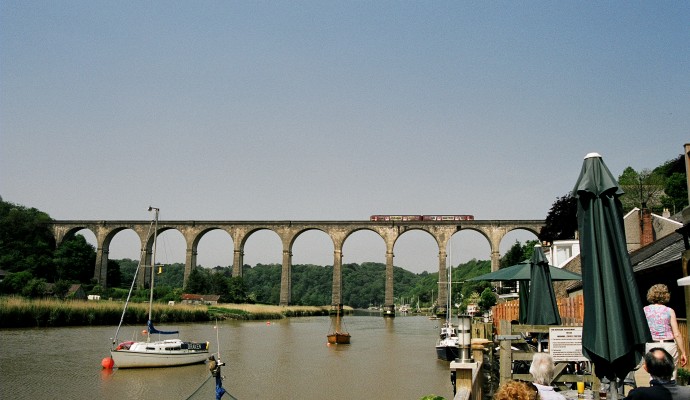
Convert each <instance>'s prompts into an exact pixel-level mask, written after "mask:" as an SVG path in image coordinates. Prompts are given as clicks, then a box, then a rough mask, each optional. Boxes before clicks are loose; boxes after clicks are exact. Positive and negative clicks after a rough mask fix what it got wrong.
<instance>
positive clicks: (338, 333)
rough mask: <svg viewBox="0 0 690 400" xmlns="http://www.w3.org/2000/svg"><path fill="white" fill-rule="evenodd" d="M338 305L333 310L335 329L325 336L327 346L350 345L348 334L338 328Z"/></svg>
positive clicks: (339, 307) (339, 306)
mask: <svg viewBox="0 0 690 400" xmlns="http://www.w3.org/2000/svg"><path fill="white" fill-rule="evenodd" d="M341 308H342V306H341V305H340V304H339V305H338V306H337V307H336V310H335V329H333V331H332V332H331V333H329V334H328V335H327V337H328V343H329V344H350V334H349V333H347V332H346V331H345V330H343V329H342V327H341V326H340V323H341V321H340V309H341Z"/></svg>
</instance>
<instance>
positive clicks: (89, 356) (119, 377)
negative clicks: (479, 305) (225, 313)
mask: <svg viewBox="0 0 690 400" xmlns="http://www.w3.org/2000/svg"><path fill="white" fill-rule="evenodd" d="M344 321H345V328H346V329H347V331H348V332H350V334H351V335H352V344H350V345H349V346H348V345H333V346H329V345H327V343H326V335H327V333H328V331H329V328H330V322H329V317H299V318H288V319H283V320H273V321H223V322H219V323H218V325H217V328H216V324H215V323H201V324H187V325H185V324H180V325H175V326H165V325H161V326H158V328H159V329H166V328H179V329H180V331H181V335H180V337H181V338H182V339H189V340H197V341H209V342H211V351H213V352H215V351H216V349H218V348H220V357H221V359H222V360H223V361H224V362H225V363H226V364H227V365H226V366H225V367H223V369H222V374H223V375H224V376H225V377H226V379H225V381H224V387H225V388H226V389H227V390H228V393H230V394H231V395H232V396H234V397H235V398H237V399H241V400H248V399H302V400H310V399H314V400H317V399H318V400H320V399H331V400H337V399H413V400H416V399H419V398H421V397H423V396H425V395H430V394H435V395H440V396H443V397H445V398H446V399H451V398H452V397H453V388H452V386H451V383H450V371H449V369H448V362H445V361H440V360H437V359H436V353H435V349H434V345H435V344H436V337H437V332H438V323H439V321H438V320H429V319H428V318H427V317H424V316H398V317H396V318H395V319H387V318H383V317H381V316H380V314H368V315H353V316H347V317H345V320H344ZM139 329H141V327H139V328H136V330H139ZM134 331H135V327H123V329H122V331H121V333H120V338H121V339H122V340H126V339H129V338H128V337H126V336H132V335H133V332H134ZM114 333H115V327H112V326H107V327H100V326H99V327H77V328H50V329H40V328H37V329H10V330H0V346H1V349H0V398H1V399H106V400H110V399H112V400H116V399H117V400H122V399H147V400H148V399H150V400H154V399H166V400H167V399H194V400H196V399H209V400H211V399H214V398H215V386H214V381H213V379H209V377H210V374H209V372H208V369H207V367H206V365H205V364H203V365H202V364H197V365H191V366H185V367H175V368H150V369H125V370H118V369H117V368H115V369H114V370H112V371H107V370H102V369H101V366H100V363H101V360H102V359H103V358H104V357H107V356H108V355H109V353H108V350H109V346H110V338H111V337H112V336H113V335H114ZM216 333H217V334H218V335H216ZM216 336H218V339H216ZM218 344H220V346H218ZM223 398H224V399H230V397H227V396H226V397H223Z"/></svg>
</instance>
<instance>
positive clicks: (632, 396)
mask: <svg viewBox="0 0 690 400" xmlns="http://www.w3.org/2000/svg"><path fill="white" fill-rule="evenodd" d="M656 391H657V389H655V387H654V386H642V387H637V388H635V389H633V390H631V391H630V393H628V396H627V397H625V398H624V399H623V400H636V399H648V398H649V397H648V396H649V395H650V394H651V393H654V392H656Z"/></svg>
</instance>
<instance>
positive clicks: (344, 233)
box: [50, 220, 544, 316]
mask: <svg viewBox="0 0 690 400" xmlns="http://www.w3.org/2000/svg"><path fill="white" fill-rule="evenodd" d="M543 225H544V221H543V220H470V221H385V222H384V221H158V233H159V234H160V233H162V232H164V231H167V230H170V229H175V230H178V231H179V232H180V233H182V235H183V236H184V239H185V241H186V243H187V252H186V257H185V258H186V259H185V270H184V282H185V284H186V283H187V280H188V278H189V274H190V273H191V271H192V268H195V267H196V266H197V262H196V257H197V246H198V244H199V241H200V240H201V238H202V237H203V236H204V235H205V234H206V233H208V232H210V231H212V230H216V229H220V230H223V231H225V232H227V233H228V234H229V235H230V237H232V241H233V245H234V255H233V272H232V273H233V276H242V265H243V255H244V250H243V249H244V245H245V243H246V241H247V239H248V238H249V236H251V234H253V233H254V232H257V231H259V230H271V231H273V232H275V233H276V234H278V236H279V237H280V240H281V242H282V244H283V262H282V273H281V281H280V305H285V306H286V305H289V304H290V300H291V286H292V245H293V243H294V242H295V240H296V239H297V237H298V236H299V235H300V234H302V233H304V232H306V231H309V230H320V231H322V232H324V233H326V234H327V235H328V236H329V237H330V238H331V240H332V241H333V285H332V305H333V306H334V307H342V301H341V294H342V286H343V285H342V280H341V279H342V272H341V268H342V259H343V256H342V249H343V245H344V243H345V241H346V240H347V238H348V237H349V236H350V235H351V234H352V233H354V232H356V231H359V230H369V231H373V232H375V233H377V234H378V235H380V236H381V238H383V240H384V242H385V244H386V282H385V296H384V303H385V304H384V315H389V316H394V315H395V311H394V295H393V249H394V247H395V242H396V241H397V240H398V238H399V237H400V236H401V235H402V234H404V233H405V232H407V231H410V230H421V231H425V232H427V233H429V234H430V235H431V236H432V237H433V238H434V239H435V240H436V243H437V244H438V272H439V277H445V276H447V272H446V257H447V254H446V248H447V244H448V241H449V240H450V238H451V236H453V234H454V233H456V232H459V231H461V230H465V229H469V230H473V231H476V232H479V233H480V234H481V235H483V236H484V237H485V238H486V240H487V241H488V242H489V244H490V247H491V270H492V271H496V270H498V267H499V259H500V253H499V245H500V243H501V239H503V237H504V236H505V235H506V234H507V233H508V232H510V231H513V230H516V229H522V230H526V231H529V232H532V233H534V234H535V235H537V236H538V235H539V231H540V230H541V227H542V226H543ZM151 226H152V224H151V221H83V220H82V221H70V220H62V221H57V220H56V221H53V222H52V224H51V226H50V227H51V229H52V232H53V235H54V236H55V242H56V245H57V246H59V245H60V243H62V241H63V240H64V239H65V238H66V237H69V236H71V235H74V234H76V233H77V232H78V231H80V230H82V229H88V230H90V231H91V232H93V233H94V234H95V236H96V240H97V242H98V243H97V250H96V265H95V268H94V278H95V280H96V281H98V282H99V283H100V284H101V285H103V286H107V281H106V276H107V274H106V273H107V265H108V252H109V247H110V242H111V241H112V239H113V237H114V236H115V235H116V234H117V233H118V232H120V231H122V230H125V229H131V230H133V231H134V232H136V234H137V235H138V236H139V238H140V240H141V255H140V263H141V265H151V255H152V248H153V237H154V235H153V230H152V229H151ZM143 270H144V269H140V273H139V275H138V276H137V283H138V286H139V287H143V286H144V283H145V280H146V274H144V273H143ZM440 279H443V278H439V291H438V304H439V305H443V304H446V302H447V300H448V292H447V285H445V283H446V282H441V281H440ZM443 312H445V310H443Z"/></svg>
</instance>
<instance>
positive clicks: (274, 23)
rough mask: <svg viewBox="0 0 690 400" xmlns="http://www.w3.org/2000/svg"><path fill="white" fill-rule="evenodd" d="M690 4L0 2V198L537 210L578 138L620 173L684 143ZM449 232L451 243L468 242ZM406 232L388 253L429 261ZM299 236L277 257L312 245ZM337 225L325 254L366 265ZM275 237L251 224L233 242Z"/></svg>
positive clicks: (493, 214)
mask: <svg viewBox="0 0 690 400" xmlns="http://www.w3.org/2000/svg"><path fill="white" fill-rule="evenodd" d="M688 21H690V3H689V2H678V1H662V2H651V1H646V2H644V1H643V2H637V1H609V2H538V1H530V2H498V1H496V2H484V1H479V2H468V1H447V2H446V1H409V2H402V1H374V2H372V1H345V2H334V1H330V2H329V1H326V2H324V1H295V2H278V1H275V2H266V1H243V2H240V1H200V2H198V1H176V2H169V1H161V2H156V1H150V2H111V1H60V2H46V1H3V2H2V3H0V195H1V196H2V198H3V199H4V200H5V201H10V202H13V203H19V204H22V205H25V206H29V207H36V208H38V209H40V210H43V211H46V212H47V213H49V214H50V215H51V216H52V217H53V218H56V219H148V218H150V214H149V213H148V212H147V211H146V209H147V207H148V206H149V205H154V206H157V207H160V208H161V218H162V219H196V220H204V219H206V220H235V219H241V220H266V219H271V220H276V219H277V220H289V219H292V220H363V219H368V217H369V216H370V215H371V214H401V213H404V214H474V215H475V217H476V218H477V219H532V218H536V219H539V218H544V217H545V216H546V214H547V212H548V210H549V208H550V207H551V205H552V203H553V202H554V201H555V200H556V198H558V197H560V196H562V195H564V194H566V193H567V192H569V191H570V190H571V189H572V187H573V185H574V183H575V180H576V179H577V176H578V174H579V171H580V168H581V165H582V159H583V157H584V155H585V154H587V153H589V152H591V151H596V152H599V153H600V154H601V155H602V156H603V158H604V161H605V162H606V164H607V165H608V166H609V168H610V169H611V171H612V172H613V173H614V175H616V176H618V175H619V174H620V173H621V172H622V171H623V169H624V168H625V167H627V166H632V167H633V168H635V169H637V170H640V169H643V168H653V167H656V166H658V165H659V164H661V163H663V162H665V161H667V160H669V159H672V158H674V157H676V156H678V155H679V154H681V153H682V149H683V144H684V143H686V142H690V87H689V86H690V63H689V58H690V50H689V47H688V44H689V43H690V25H688ZM132 235H133V234H132ZM169 236H170V237H169V238H168V237H166V238H165V240H166V242H169V243H170V245H166V246H165V247H169V250H167V251H168V252H170V253H171V256H170V257H172V258H173V259H171V260H169V261H170V262H175V261H180V258H181V259H183V257H184V249H183V248H182V249H179V247H180V246H181V247H184V244H183V243H182V244H180V245H178V244H175V243H181V242H180V241H181V240H182V239H181V235H179V234H178V236H175V235H174V234H172V235H169ZM456 236H457V237H454V240H453V246H454V247H453V260H454V261H456V260H465V259H468V258H472V257H477V258H484V259H488V257H489V254H488V245H487V244H486V243H484V242H483V241H479V242H481V243H479V244H477V242H476V239H477V238H476V237H470V238H468V239H466V240H465V239H463V240H460V239H462V238H464V236H463V235H456ZM470 236H471V235H470ZM528 237H529V236H528ZM408 238H409V239H408ZM408 238H405V236H403V237H402V238H401V241H400V248H399V249H396V259H395V263H396V265H399V266H402V267H405V268H407V269H410V270H413V271H415V272H418V271H419V270H421V269H429V268H428V265H432V266H435V265H436V264H437V262H436V256H437V249H436V248H435V245H434V243H433V242H432V241H431V238H430V237H429V236H425V235H423V234H421V233H419V234H413V233H411V234H409V236H408ZM130 239H131V237H130ZM303 239H304V240H298V242H297V243H296V248H295V251H294V261H295V262H296V263H315V264H330V263H332V246H331V245H330V243H329V240H328V239H327V238H326V236H325V234H319V233H315V232H310V233H308V234H307V235H305V237H304V238H303ZM514 240H515V239H514V238H509V239H508V240H506V241H504V242H505V244H502V247H504V249H505V248H507V247H509V246H510V244H512V242H514ZM372 241H373V242H375V245H374V246H375V249H374V250H371V249H370V248H369V247H370V246H372V244H371V243H370V242H372ZM126 242H127V234H126V233H125V234H123V236H122V239H120V238H119V237H118V238H116V243H114V244H113V246H114V248H113V251H112V252H111V256H115V257H118V256H122V255H123V254H124V253H126V254H129V255H130V256H131V257H136V255H137V254H138V247H137V246H138V244H137V242H136V240H135V241H134V244H133V245H128V246H125V245H124V243H126ZM217 243H223V244H221V245H217ZM351 243H352V245H351V246H352V247H348V246H350V245H349V244H348V243H346V246H345V262H361V261H367V260H370V261H381V262H383V261H384V259H385V258H384V252H385V249H384V247H383V242H382V241H380V239H379V240H378V241H377V240H376V238H375V237H374V236H373V235H372V236H368V235H367V234H366V233H362V234H361V235H359V236H358V237H357V238H353V241H352V242H351ZM418 243H421V244H418ZM224 246H230V247H231V241H230V239H229V238H227V237H223V236H222V235H218V234H213V235H211V236H209V237H208V240H204V241H202V244H201V248H200V254H199V257H200V261H201V263H202V264H205V265H207V266H208V265H217V264H223V265H227V264H229V263H230V262H231V261H230V260H231V253H232V252H231V249H224V248H222V247H224ZM120 248H128V250H127V251H125V252H124V253H123V251H124V250H123V251H121V250H120ZM280 251H281V247H280V244H279V242H278V239H277V237H275V236H270V235H268V234H259V235H257V236H256V239H255V240H253V239H250V242H249V243H248V247H247V252H246V259H245V261H247V262H249V263H254V262H280V260H281V255H280ZM372 258H373V259H372Z"/></svg>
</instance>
